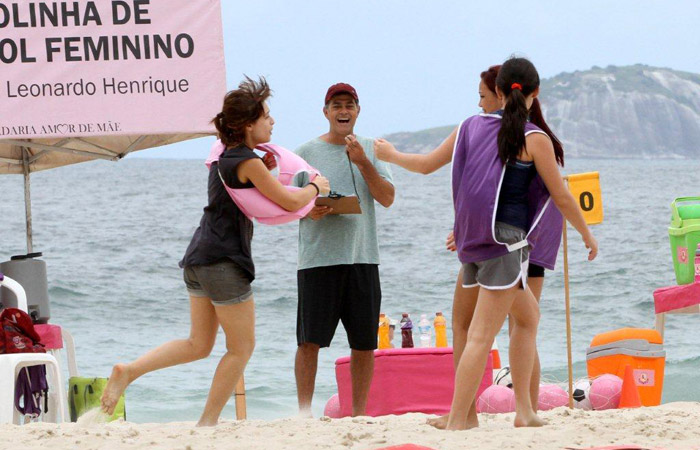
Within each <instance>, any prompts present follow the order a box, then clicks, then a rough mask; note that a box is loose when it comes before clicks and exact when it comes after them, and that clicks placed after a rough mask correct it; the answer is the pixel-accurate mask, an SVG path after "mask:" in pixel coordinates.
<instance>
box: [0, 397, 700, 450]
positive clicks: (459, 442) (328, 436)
mask: <svg viewBox="0 0 700 450" xmlns="http://www.w3.org/2000/svg"><path fill="white" fill-rule="evenodd" d="M542 416H543V417H544V418H546V419H547V420H548V422H549V425H548V426H546V427H544V428H539V429H533V428H530V429H515V428H513V427H512V421H513V415H512V414H505V415H481V416H480V420H481V428H479V429H476V430H470V431H461V432H445V431H438V430H435V429H433V428H431V427H429V426H428V425H425V420H426V417H427V416H425V415H423V414H408V415H404V416H387V417H378V418H372V417H364V418H345V419H339V420H338V419H336V420H331V419H328V418H325V417H324V418H320V419H296V418H290V419H280V420H273V421H259V420H249V421H242V422H235V421H224V422H222V423H221V424H220V425H218V426H217V427H214V428H208V429H201V428H195V427H194V423H192V422H181V423H168V424H134V423H129V422H117V423H111V424H101V425H80V424H72V423H71V424H64V425H54V424H30V425H27V426H22V427H17V426H11V425H3V426H0V449H15V448H23V449H39V448H51V449H73V448H80V449H98V448H100V449H101V448H109V449H135V448H146V447H148V448H150V449H154V450H155V449H183V450H184V449H187V450H198V449H231V448H236V449H239V448H240V449H249V448H262V449H267V448H269V449H300V448H303V449H330V448H356V449H379V448H384V447H388V446H393V445H399V444H406V443H413V444H417V445H423V446H427V447H431V448H434V449H458V448H459V449H464V448H479V449H562V448H590V447H596V446H610V445H630V448H637V447H635V445H636V446H639V447H641V448H650V449H674V450H676V449H700V425H698V422H699V421H700V403H698V402H683V403H680V402H679V403H670V404H665V405H662V406H660V407H655V408H640V409H626V410H610V411H582V410H574V411H570V410H568V409H565V408H559V409H556V410H553V411H549V412H544V413H542Z"/></svg>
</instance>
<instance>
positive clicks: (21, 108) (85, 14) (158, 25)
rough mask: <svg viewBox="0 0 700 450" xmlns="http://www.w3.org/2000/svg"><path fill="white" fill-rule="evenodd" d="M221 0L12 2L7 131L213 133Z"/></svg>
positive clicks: (3, 45) (2, 75)
mask: <svg viewBox="0 0 700 450" xmlns="http://www.w3.org/2000/svg"><path fill="white" fill-rule="evenodd" d="M225 92H226V74H225V66H224V54H223V37H222V25H221V6H220V4H219V0H98V1H86V0H80V1H74V0H72V1H27V0H17V1H13V2H10V1H3V2H1V3H0V104H2V108H0V139H3V138H4V139H9V138H15V139H30V138H51V137H75V136H98V135H145V134H173V133H176V134H181V133H212V132H213V131H214V128H213V127H212V126H211V125H210V124H209V121H210V120H211V119H212V118H213V117H214V115H216V113H217V112H218V111H219V109H220V107H221V102H222V100H223V96H224V94H225Z"/></svg>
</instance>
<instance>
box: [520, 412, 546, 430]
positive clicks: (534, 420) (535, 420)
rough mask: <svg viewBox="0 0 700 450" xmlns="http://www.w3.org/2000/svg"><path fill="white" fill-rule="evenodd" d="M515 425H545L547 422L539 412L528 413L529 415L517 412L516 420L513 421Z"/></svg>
mask: <svg viewBox="0 0 700 450" xmlns="http://www.w3.org/2000/svg"><path fill="white" fill-rule="evenodd" d="M513 425H515V427H516V428H521V427H542V426H544V425H547V422H545V421H544V420H542V419H541V418H540V416H538V415H537V414H532V413H531V414H528V415H519V414H517V413H516V414H515V420H514V421H513Z"/></svg>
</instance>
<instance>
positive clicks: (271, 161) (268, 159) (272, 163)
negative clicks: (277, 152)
mask: <svg viewBox="0 0 700 450" xmlns="http://www.w3.org/2000/svg"><path fill="white" fill-rule="evenodd" d="M262 160H263V163H264V164H265V167H267V170H270V171H272V170H275V167H277V160H276V159H275V156H274V155H273V154H272V153H265V155H264V156H263V157H262Z"/></svg>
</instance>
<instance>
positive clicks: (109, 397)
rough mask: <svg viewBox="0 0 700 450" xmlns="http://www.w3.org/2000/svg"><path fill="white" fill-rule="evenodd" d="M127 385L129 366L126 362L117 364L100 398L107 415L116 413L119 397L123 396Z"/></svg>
mask: <svg viewBox="0 0 700 450" xmlns="http://www.w3.org/2000/svg"><path fill="white" fill-rule="evenodd" d="M127 386H129V368H128V366H127V365H126V364H115V365H114V367H113V368H112V375H110V377H109V381H108V382H107V386H106V387H105V390H104V392H103V393H102V398H101V399H100V402H101V405H102V411H104V412H105V413H106V414H107V415H110V416H111V415H112V414H114V408H116V407H117V403H118V402H119V397H121V396H122V394H123V393H124V391H125V390H126V388H127Z"/></svg>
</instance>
